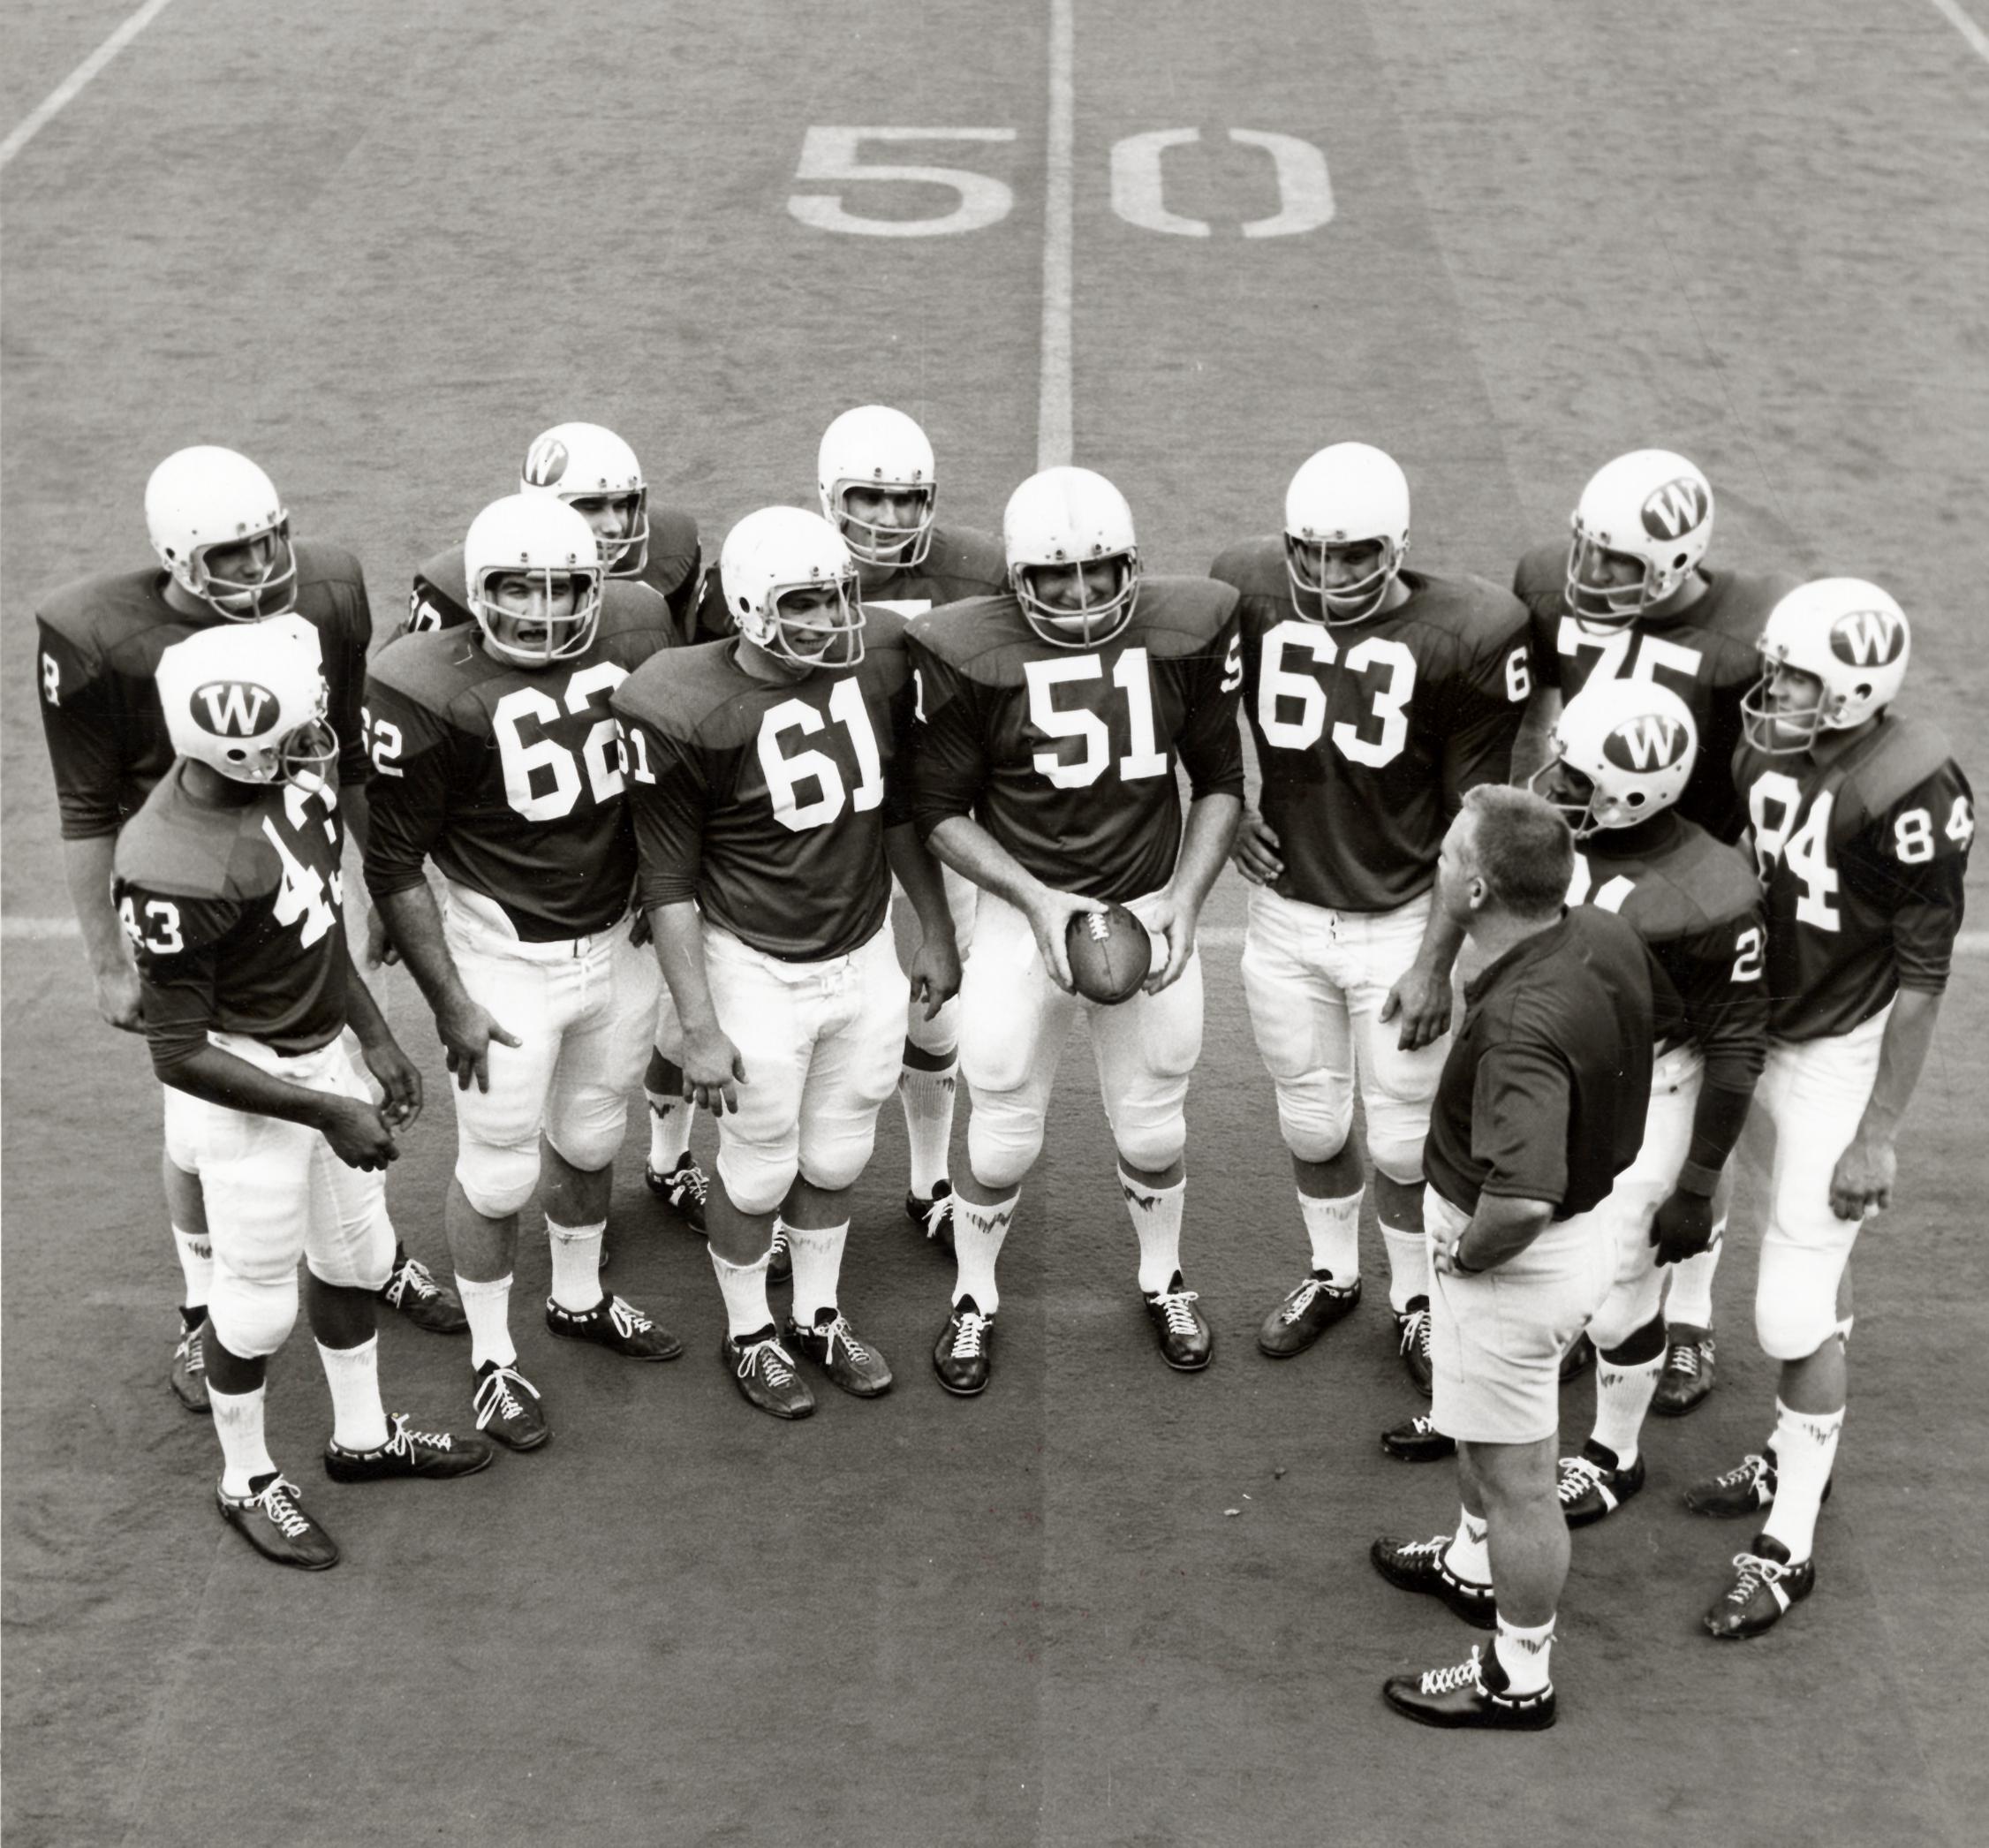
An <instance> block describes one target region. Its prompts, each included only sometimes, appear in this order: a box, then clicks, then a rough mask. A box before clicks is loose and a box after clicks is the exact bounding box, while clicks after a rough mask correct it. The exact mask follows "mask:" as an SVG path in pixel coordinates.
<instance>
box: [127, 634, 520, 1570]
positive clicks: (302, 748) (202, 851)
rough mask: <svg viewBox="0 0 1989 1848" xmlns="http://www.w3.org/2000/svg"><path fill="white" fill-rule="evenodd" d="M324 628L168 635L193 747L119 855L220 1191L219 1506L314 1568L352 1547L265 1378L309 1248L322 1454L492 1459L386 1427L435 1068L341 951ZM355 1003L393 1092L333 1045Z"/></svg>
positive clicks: (176, 1132)
mask: <svg viewBox="0 0 1989 1848" xmlns="http://www.w3.org/2000/svg"><path fill="white" fill-rule="evenodd" d="M319 642H320V637H319V632H318V631H317V630H316V629H314V627H313V626H312V625H311V624H310V623H309V622H308V621H306V619H305V618H304V617H301V616H298V615H282V616H273V617H268V619H267V620H265V621H261V622H259V623H255V624H252V625H246V626H244V627H242V628H239V629H237V628H234V627H229V628H225V629H224V628H221V627H218V626H216V627H209V628H203V629H200V630H198V631H196V632H193V633H192V634H190V635H188V636H186V637H185V639H184V640H178V641H177V642H175V643H173V644H172V645H171V646H170V647H169V648H166V649H165V650H164V651H163V653H162V654H161V655H159V657H158V665H157V670H156V685H157V689H158V694H159V700H158V708H160V709H161V716H162V722H163V726H164V729H165V731H166V735H167V737H168V738H169V740H170V745H171V747H172V749H173V750H174V752H175V753H176V754H177V756H176V758H175V760H174V761H172V762H170V764H168V765H167V766H165V767H164V768H163V774H162V775H161V776H160V778H159V780H158V782H157V783H156V784H155V786H154V788H153V790H152V792H151V794H150V795H149V796H148V797H147V799H146V801H145V805H144V807H142V808H140V810H139V812H138V813H137V814H135V815H133V816H132V818H131V820H130V822H129V823H128V824H127V825H126V826H125V829H124V830H123V831H122V833H120V834H119V836H118V837H117V854H116V904H117V915H118V917H119V919H120V920H121V922H122V926H123V928H124V930H125V934H126V935H128V937H129V938H130V940H131V943H132V948H133V951H134V954H135V957H136V960H137V979H138V982H139V1009H140V1013H141V1015H142V1017H143V1020H144V1032H145V1034H146V1036H147V1039H148V1040H149V1041H150V1042H151V1049H152V1063H153V1067H154V1069H155V1071H156V1072H157V1073H158V1075H159V1078H160V1080H161V1082H162V1083H163V1085H164V1086H165V1087H166V1094H165V1101H166V1121H167V1134H168V1139H169V1143H170V1146H171V1147H173V1148H174V1149H175V1150H176V1151H177V1152H178V1154H179V1155H181V1156H182V1157H183V1158H184V1159H185V1162H186V1163H187V1164H188V1165H187V1169H186V1171H187V1172H188V1173H189V1174H190V1175H191V1176H193V1178H194V1179H196V1180H197V1181H198V1182H199V1184H200V1187H201V1190H202V1193H203V1197H204V1199H205V1200H206V1204H207V1209H208V1231H209V1233H210V1237H211V1242H212V1246H213V1269H212V1272H211V1274H210V1288H209V1290H208V1299H207V1300H208V1320H209V1329H208V1339H207V1342H206V1344H205V1346H206V1361H207V1387H208V1406H209V1409H210V1410H211V1411H212V1413H213V1414H214V1422H215V1433H216V1436H218V1437H219V1438H220V1440H221V1451H222V1458H223V1473H222V1478H221V1484H220V1487H219V1489H218V1490H217V1495H218V1496H219V1501H220V1507H221V1514H222V1518H223V1519H224V1520H225V1521H227V1522H228V1524H229V1525H230V1526H232V1527H235V1528H236V1529H237V1530H238V1531H239V1532H240V1533H241V1534H242V1535H243V1536H244V1537H245V1538H246V1540H247V1541H249V1543H250V1544H251V1545H252V1546H253V1547H254V1548H255V1549H257V1551H259V1552H261V1554H263V1555H264V1556H266V1557H267V1558H269V1559H273V1560H275V1561H276V1563H277V1564H282V1565H294V1566H300V1567H303V1568H304V1569H306V1571H313V1572H315V1571H321V1570H323V1569H324V1568H325V1567H327V1566H332V1565H336V1564H337V1563H338V1556H339V1555H338V1546H337V1542H336V1541H334V1540H333V1539H332V1537H331V1535H330V1534H328V1533H326V1531H325V1530H324V1528H323V1527H322V1526H321V1525H320V1524H319V1523H318V1521H317V1520H316V1519H314V1517H313V1516H312V1515H311V1514H310V1512H309V1511H307V1510H306V1508H305V1506H304V1504H303V1501H302V1498H301V1496H300V1494H299V1489H298V1487H297V1484H296V1483H295V1482H293V1481H291V1480H290V1479H289V1478H288V1477H286V1476H285V1475H284V1473H282V1471H280V1470H279V1469H278V1468H277V1467H276V1464H275V1462H274V1461H272V1459H271V1458H270V1455H269V1451H268V1445H267V1443H265V1441H264V1435H263V1400H264V1389H263V1381H264V1375H265V1372H266V1370H267V1367H268V1356H270V1355H271V1354H273V1353H275V1352H276V1350H277V1349H278V1348H279V1347H281V1346H282V1345H283V1344H284V1339H285V1338H286V1337H288V1335H289V1334H290V1331H291V1328H292V1327H293V1326H294V1325H295V1323H296V1321H297V1309H298V1285H297V1263H298V1260H299V1258H300V1257H301V1258H302V1259H303V1260H304V1261H305V1265H306V1273H307V1276H308V1284H307V1286H306V1307H307V1313H308V1314H309V1317H310V1322H311V1328H312V1331H313V1333H314V1335H315V1336H316V1337H317V1346H318V1357H319V1359H321V1361H322V1362H323V1363H324V1370H325V1379H326V1382H328V1384H329V1386H330V1388H331V1400H332V1409H333V1417H334V1424H333V1428H332V1435H331V1441H330V1443H329V1445H328V1446H327V1447H326V1450H325V1473H327V1474H328V1475H329V1476H330V1477H331V1479H332V1480H333V1481H337V1482H370V1481H381V1480H383V1479H385V1478H388V1477H394V1476H430V1477H442V1476H459V1475H467V1474H469V1473H472V1472H473V1471H475V1470H480V1469H482V1468H483V1467H484V1466H486V1465H488V1463H489V1461H490V1450H489V1447H488V1445H487V1444H484V1443H480V1442H479V1441H478V1440H476V1439H475V1438H467V1439H465V1438H460V1437H456V1436H451V1435H446V1434H431V1433H428V1432H424V1431H417V1430H414V1429H412V1428H411V1427H410V1425H409V1421H408V1420H407V1418H406V1417H405V1415H402V1414H396V1415H395V1417H394V1419H393V1421H392V1426H391V1428H389V1423H388V1418H387V1413H386V1412H385V1410H384V1408H383V1407H382V1404H381V1399H380V1379H379V1342H378V1339H377V1338H376V1336H375V1334H374V1298H375V1297H376V1295H377V1294H378V1292H379V1291H380V1290H381V1289H382V1286H383V1285H384V1284H385V1282H386V1279H387V1277H388V1276H389V1272H390V1271H391V1270H392V1269H393V1267H394V1262H395V1253H396V1245H395V1239H394V1229H393V1225H392V1223H391V1222H390V1221H389V1219H388V1216H387V1207H386V1186H385V1174H384V1170H385V1169H386V1166H387V1164H388V1163H389V1162H391V1161H392V1160H393V1159H394V1158H395V1155H396V1154H397V1150H396V1148H395V1145H394V1132H395V1130H396V1129H398V1128H405V1126H406V1125H408V1124H410V1123H412V1121H413V1120H414V1117H415V1114H416V1112H417V1111H419V1110H420V1107H421V1079H420V1073H419V1072H416V1071H415V1069H414V1067H413V1066H412V1064H410V1063H409V1061H408V1059H407V1057H406V1056H405V1054H404V1053H403V1052H402V1051H401V1049H400V1048H399V1047H398V1046H397V1045H396V1044H395V1042H394V1038H393V1035H392V1034H390V1033H389V1031H388V1029H387V1023H386V1021H385V1020H384V1019H382V1017H381V1013H380V1010H379V1008H378V1006H377V1005H376V1004H374V1000H373V997H372V996H370V995H369V994H368V993H367V989H366V985H365V983H364V982H363V981H360V979H359V971H358V970H357V969H356V968H355V967H354V966H352V958H351V956H350V954H349V952H348V951H347V949H346V944H345V926H344V888H343V882H342V879H341V876H340V873H339V851H340V845H341V839H340V832H341V831H340V828H339V799H338V789H337V784H335V783H334V782H332V781H331V780H330V772H331V768H332V763H333V761H334V759H335V757H336V756H337V750H338V740H337V737H336V736H335V735H334V733H333V732H332V731H331V728H330V727H329V725H328V724H327V723H326V722H325V714H326V711H327V709H328V706H329V694H328V690H327V687H326V683H325V678H324V676H323V674H322V672H321V670H320V666H319V660H320V656H319ZM348 1023H350V1025H351V1026H352V1030H353V1032H354V1033H355V1034H356V1035H357V1036H358V1040H359V1047H360V1049H361V1051H362V1052H363V1054H364V1056H365V1058H366V1063H367V1068H368V1070H369V1071H370V1072H372V1074H373V1076H374V1079H377V1080H378V1082H379V1083H380V1085H381V1086H382V1087H383V1089H384V1091H385V1094H386V1104H385V1108H384V1110H382V1108H381V1107H380V1106H378V1105H376V1104H374V1102H372V1100H371V1098H370V1096H369V1095H368V1094H367V1087H366V1085H365V1084H364V1083H363V1082H362V1081H361V1080H360V1079H359V1076H358V1075H357V1074H356V1073H355V1072H354V1071H353V1069H352V1065H351V1064H350V1063H349V1062H348V1060H347V1057H346V1055H345V1051H344V1047H343V1046H342V1044H341V1043H340V1041H341V1035H342V1034H344V1030H345V1027H346V1026H347V1025H348Z"/></svg>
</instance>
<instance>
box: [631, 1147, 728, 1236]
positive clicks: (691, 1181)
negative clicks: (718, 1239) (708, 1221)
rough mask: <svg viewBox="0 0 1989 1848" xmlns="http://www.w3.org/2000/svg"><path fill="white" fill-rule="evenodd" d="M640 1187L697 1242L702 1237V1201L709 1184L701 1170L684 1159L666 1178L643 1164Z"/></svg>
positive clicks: (689, 1160)
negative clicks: (690, 1233) (646, 1190)
mask: <svg viewBox="0 0 1989 1848" xmlns="http://www.w3.org/2000/svg"><path fill="white" fill-rule="evenodd" d="M642 1180H643V1185H645V1186H647V1188H648V1189H649V1191H650V1192H651V1193H654V1195H655V1196H656V1198H657V1199H658V1200H662V1203H663V1204H664V1205H665V1206H666V1207H668V1208H669V1209H670V1210H671V1211H672V1212H674V1213H675V1214H677V1216H678V1217H679V1218H681V1219H682V1220H683V1222H684V1224H685V1225H687V1226H689V1227H690V1228H691V1230H692V1231H694V1232H696V1233H697V1234H698V1235H699V1236H700V1238H702V1237H704V1236H705V1200H706V1197H707V1195H708V1194H709V1193H710V1192H711V1182H710V1181H709V1179H707V1177H706V1175H705V1171H704V1170H703V1169H702V1168H700V1167H699V1166H698V1164H697V1163H695V1162H693V1161H692V1159H691V1157H690V1156H689V1155H685V1156H684V1159H683V1160H682V1161H681V1162H679V1163H677V1166H676V1167H674V1168H672V1169H671V1170H670V1171H669V1173H668V1174H659V1173H658V1172H657V1171H656V1170H654V1168H652V1167H651V1166H650V1165H649V1164H648V1163H647V1162H645V1163H643V1164H642Z"/></svg>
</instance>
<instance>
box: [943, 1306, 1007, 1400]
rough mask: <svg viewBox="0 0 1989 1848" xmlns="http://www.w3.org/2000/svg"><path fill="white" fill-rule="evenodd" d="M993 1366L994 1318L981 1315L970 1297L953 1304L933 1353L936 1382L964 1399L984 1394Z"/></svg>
mask: <svg viewBox="0 0 1989 1848" xmlns="http://www.w3.org/2000/svg"><path fill="white" fill-rule="evenodd" d="M994 1363H995V1318H994V1317H993V1316H992V1315H983V1314H981V1313H980V1308H979V1305H978V1304H976V1302H975V1301H974V1299H973V1298H972V1297H971V1296H963V1297H962V1298H961V1299H960V1300H959V1301H958V1302H957V1303H955V1304H954V1306H953V1314H951V1315H950V1316H949V1318H948V1319H947V1323H946V1326H945V1328H944V1329H942V1330H941V1331H940V1337H939V1345H938V1346H937V1347H935V1348H934V1350H933V1367H934V1371H935V1372H937V1374H938V1375H939V1382H940V1384H941V1385H942V1386H943V1387H945V1388H946V1390H948V1391H949V1392H950V1393H953V1394H955V1395H956V1396H957V1397H960V1398H964V1399H969V1398H972V1397H973V1396H974V1395H975V1394H976V1393H977V1392H981V1391H984V1390H986V1389H987V1376H988V1374H989V1372H990V1371H991V1370H992V1368H993V1367H994Z"/></svg>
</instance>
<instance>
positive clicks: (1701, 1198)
mask: <svg viewBox="0 0 1989 1848" xmlns="http://www.w3.org/2000/svg"><path fill="white" fill-rule="evenodd" d="M1651 1243H1652V1245H1654V1246H1657V1248H1658V1262H1659V1263H1660V1264H1683V1262H1684V1261H1685V1260H1686V1259H1687V1258H1696V1257H1698V1255H1699V1253H1701V1252H1704V1251H1705V1250H1706V1249H1708V1248H1709V1247H1710V1246H1711V1245H1712V1244H1713V1197H1712V1195H1711V1194H1707V1193H1686V1192H1685V1190H1684V1189H1683V1188H1682V1187H1681V1188H1678V1189H1676V1190H1675V1192H1674V1193H1672V1194H1671V1196H1670V1197H1669V1198H1668V1200H1664V1201H1662V1202H1661V1203H1660V1206H1659V1208H1658V1210H1657V1211H1656V1213H1654V1214H1653V1215H1652V1218H1651Z"/></svg>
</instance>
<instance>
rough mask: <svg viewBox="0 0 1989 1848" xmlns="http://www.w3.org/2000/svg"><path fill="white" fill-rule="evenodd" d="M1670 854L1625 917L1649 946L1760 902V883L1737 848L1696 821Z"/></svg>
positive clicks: (1641, 886) (1640, 887)
mask: <svg viewBox="0 0 1989 1848" xmlns="http://www.w3.org/2000/svg"><path fill="white" fill-rule="evenodd" d="M1684 827H1685V830H1686V831H1685V834H1684V837H1683V838H1682V839H1681V840H1680V841H1679V842H1678V843H1677V844H1676V845H1675V846H1674V847H1673V849H1672V850H1671V852H1668V853H1667V854H1666V855H1665V856H1664V857H1663V858H1662V859H1661V860H1653V861H1652V863H1651V866H1650V868H1649V871H1648V873H1647V875H1646V876H1645V878H1644V879H1643V880H1641V881H1639V882H1638V883H1637V896H1636V897H1635V898H1633V899H1632V900H1631V902H1630V904H1629V905H1625V906H1624V908H1623V909H1624V913H1625V915H1627V916H1628V917H1629V918H1630V921H1631V922H1632V923H1633V924H1635V925H1636V926H1637V929H1638V930H1640V931H1642V932H1643V934H1644V936H1645V940H1646V941H1647V942H1650V943H1664V942H1666V941H1668V939H1670V938H1672V937H1682V936H1696V935H1698V934H1699V933H1701V932H1702V931H1707V930H1711V929H1713V928H1714V927H1715V926H1717V925H1721V924H1727V923H1730V922H1732V921H1733V920H1735V919H1736V918H1744V917H1746V916H1747V915H1748V913H1750V912H1751V911H1753V910H1754V909H1755V908H1756V907H1757V906H1758V905H1759V904H1760V902H1761V885H1760V882H1759V881H1758V879H1757V878H1756V877H1755V875H1754V868H1753V867H1751V866H1750V865H1749V864H1748V861H1747V857H1746V855H1745V854H1743V852H1741V851H1740V849H1739V848H1737V847H1729V846H1728V845H1727V844H1726V843H1725V842H1724V841H1720V840H1716V839H1715V838H1714V837H1713V836H1712V835H1710V834H1708V833H1707V832H1706V831H1705V829H1703V828H1701V827H1699V826H1698V824H1697V823H1696V822H1685V823H1684Z"/></svg>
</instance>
